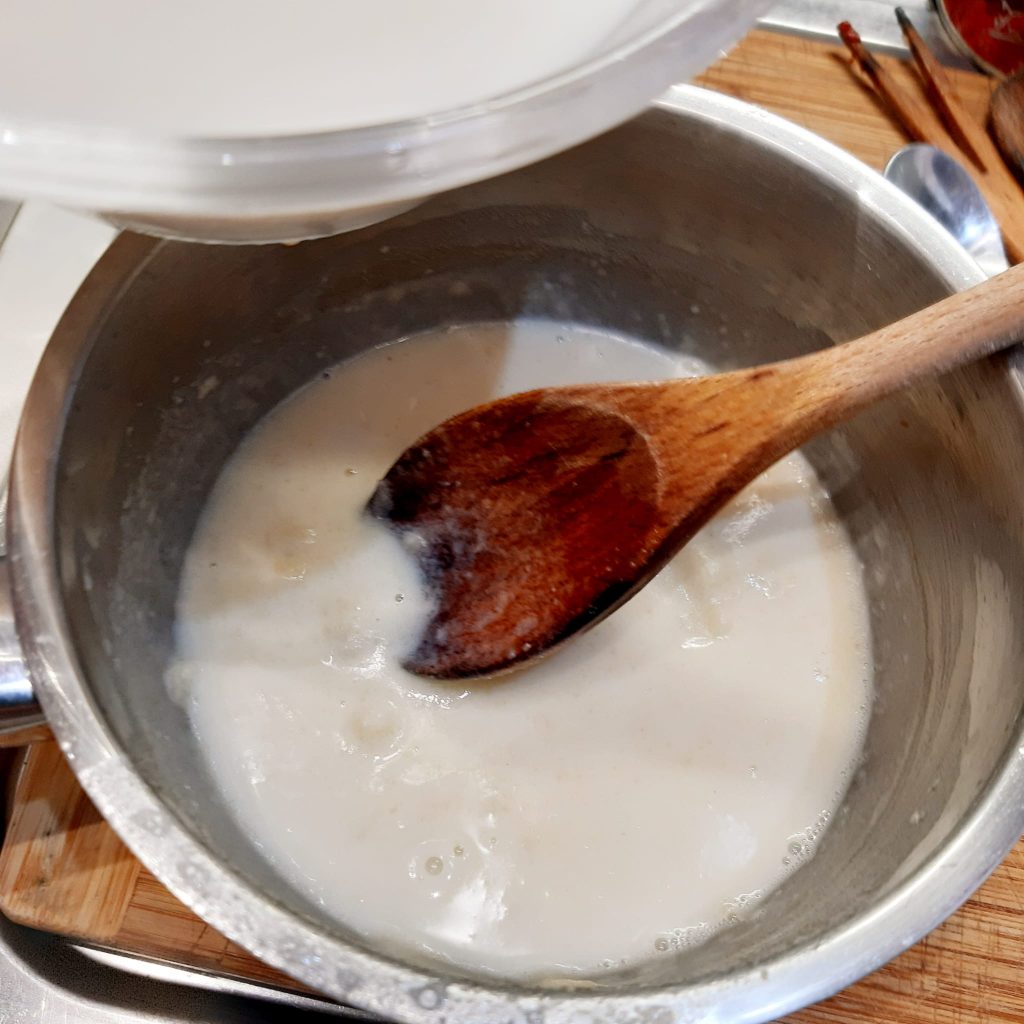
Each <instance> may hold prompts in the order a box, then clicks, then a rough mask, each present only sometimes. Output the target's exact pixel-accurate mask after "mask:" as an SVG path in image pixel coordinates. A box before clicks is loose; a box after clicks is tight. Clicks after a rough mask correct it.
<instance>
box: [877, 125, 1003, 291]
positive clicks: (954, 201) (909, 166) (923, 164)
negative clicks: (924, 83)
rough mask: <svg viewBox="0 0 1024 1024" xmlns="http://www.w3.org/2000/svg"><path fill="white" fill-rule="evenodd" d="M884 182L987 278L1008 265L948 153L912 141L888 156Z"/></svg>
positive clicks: (973, 190) (991, 220)
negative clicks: (938, 226)
mask: <svg viewBox="0 0 1024 1024" xmlns="http://www.w3.org/2000/svg"><path fill="white" fill-rule="evenodd" d="M885 177H886V178H887V179H888V180H889V181H891V182H892V183H893V184H894V185H895V186H896V187H897V188H899V189H900V190H901V191H902V192H905V193H906V194H907V195H908V196H910V198H911V199H913V200H915V201H916V202H917V203H919V204H920V205H921V206H922V207H924V209H925V210H927V211H928V212H929V213H930V214H931V215H932V216H933V217H934V218H935V219H936V220H937V221H938V222H939V223H940V224H941V225H942V226H943V227H944V228H945V229H946V230H947V231H948V232H949V233H950V234H951V235H952V236H953V237H954V238H955V239H956V240H957V241H958V242H959V243H960V244H961V245H962V246H963V247H964V248H965V249H966V250H967V251H968V252H969V253H970V254H971V256H973V257H974V259H975V260H976V261H977V263H978V265H979V266H980V267H981V269H982V270H983V271H984V272H985V273H986V274H987V275H988V276H989V277H992V276H994V275H995V274H998V273H1000V272H1001V271H1003V270H1006V268H1007V267H1008V266H1009V263H1008V262H1007V259H1006V250H1005V249H1004V248H1003V237H1002V234H1001V232H1000V230H999V224H998V223H997V222H996V219H995V217H993V215H992V211H991V210H990V209H989V206H988V203H987V202H985V197H984V196H983V195H982V194H981V192H980V190H979V189H978V186H977V185H975V184H974V179H973V178H972V177H971V176H970V174H969V173H968V172H967V171H966V170H965V169H964V167H962V166H961V165H960V164H959V163H958V162H957V161H956V160H954V159H953V157H951V156H949V154H947V153H944V152H943V151H942V150H941V149H937V148H936V147H935V146H929V145H927V144H926V143H923V142H915V143H913V144H912V145H910V146H904V148H903V149H901V150H900V151H899V152H898V153H896V154H895V155H894V156H893V158H892V159H891V160H890V161H889V163H888V164H887V165H886V168H885Z"/></svg>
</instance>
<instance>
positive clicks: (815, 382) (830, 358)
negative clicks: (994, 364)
mask: <svg viewBox="0 0 1024 1024" xmlns="http://www.w3.org/2000/svg"><path fill="white" fill-rule="evenodd" d="M1022 339H1024V264H1021V265H1019V266H1016V267H1013V268H1011V269H1010V270H1007V271H1005V272H1004V273H1002V274H999V275H998V276H997V277H993V278H990V279H989V280H988V281H986V282H984V284H980V285H978V286H977V287H975V288H971V289H970V290H968V291H965V292H959V293H957V294H956V295H951V296H950V297H949V298H947V299H943V300H942V301H941V302H937V303H936V304H935V305H933V306H928V307H927V308H925V309H922V310H921V311H920V312H917V313H913V314H911V315H910V316H908V317H906V318H905V319H903V320H900V321H899V322H898V323H895V324H892V325H890V326H889V327H883V328H882V329H881V330H878V331H875V332H873V333H872V334H867V335H865V336H864V337H863V338H859V339H857V340H856V341H850V342H847V343H846V344H843V345H837V346H835V347H834V348H830V349H825V350H824V351H822V352H816V353H814V354H812V355H809V356H803V357H802V358H800V359H794V360H791V361H790V362H789V363H788V365H787V364H781V365H780V367H779V368H780V369H782V368H783V367H785V368H786V369H787V370H790V371H793V372H794V373H795V377H796V381H797V382H799V389H800V391H801V393H802V395H801V397H799V398H797V399H796V401H795V403H794V404H795V405H796V406H800V405H804V406H805V410H804V411H805V415H809V416H810V417H811V418H812V419H813V420H814V421H815V425H814V429H813V430H812V431H811V432H812V433H817V432H818V431H820V430H824V429H827V427H828V426H830V425H832V424H834V423H838V422H840V421H841V420H844V419H846V418H847V417H848V416H852V415H853V414H854V413H856V412H859V411H860V410H861V409H863V408H864V407H865V406H868V405H870V404H871V403H872V402H874V401H875V400H877V399H879V398H883V397H885V396H886V395H889V394H892V393H893V392H894V391H899V390H900V389H901V388H904V387H906V386H907V385H908V384H912V383H913V382H914V381H916V380H919V379H921V378H923V377H931V376H935V375H937V374H941V373H944V372H945V371H947V370H951V369H953V368H954V367H956V366H959V365H961V364H962V363H967V362H970V361H971V360H974V359H979V358H981V357H982V356H985V355H988V354H990V353H992V352H996V351H998V350H999V349H1002V348H1006V347H1007V346H1009V345H1012V344H1013V343H1015V342H1017V341H1020V340H1022ZM786 376H789V374H788V373H787V374H786ZM790 379H791V380H792V379H793V378H790ZM794 397H795V396H794ZM808 426H811V425H810V424H808ZM808 436H810V435H808Z"/></svg>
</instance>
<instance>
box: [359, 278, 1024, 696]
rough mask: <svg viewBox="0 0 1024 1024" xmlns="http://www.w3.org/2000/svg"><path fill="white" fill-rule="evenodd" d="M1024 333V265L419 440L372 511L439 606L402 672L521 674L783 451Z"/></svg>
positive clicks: (513, 401)
mask: <svg viewBox="0 0 1024 1024" xmlns="http://www.w3.org/2000/svg"><path fill="white" fill-rule="evenodd" d="M1022 335H1024V265H1022V266H1019V267H1016V268H1014V269H1013V270H1008V271H1006V272H1005V273H1003V274H1000V275H999V276H998V277H994V278H992V279H990V280H989V281H986V282H985V283H984V284H981V285H978V286H977V287H975V288H973V289H971V290H970V291H968V292H962V293H960V294H958V295H954V296H951V297H950V298H947V299H944V300H943V301H942V302H939V303H937V304H935V305H934V306H930V307H928V308H926V309H924V310H921V311H920V312H918V313H914V314H912V315H911V316H909V317H907V318H906V319H904V320H901V321H899V322H898V323H896V324H893V325H892V326H890V327H884V328H882V329H881V330H879V331H875V332H874V333H872V334H869V335H866V336H865V337H863V338H860V339H859V340H857V341H851V342H847V343H846V344H844V345H839V346H835V347H833V348H828V349H824V350H823V351H821V352H817V353H813V354H811V355H807V356H803V357H800V358H798V359H791V360H787V361H785V362H781V363H776V364H773V365H769V366H761V367H755V368H753V369H747V370H738V371H734V372H732V373H725V374H716V375H713V376H710V377H696V378H686V379H681V380H671V381H665V382H659V383H652V384H593V385H579V386H575V387H568V388H542V389H540V390H536V391H529V392H525V393H523V394H518V395H512V396H510V397H508V398H504V399H501V400H499V401H496V402H491V403H488V404H486V405H482V406H478V407H477V408H475V409H471V410H469V411H468V412H465V413H462V414H461V415H459V416H455V417H454V418H452V419H450V420H448V421H446V422H445V423H442V424H441V425H440V426H439V427H436V428H435V429H434V430H432V431H430V432H429V433H428V434H426V435H425V436H424V437H422V438H420V439H419V440H418V441H417V442H416V443H415V444H414V445H412V447H410V448H408V449H407V450H406V451H405V452H404V453H403V454H402V455H401V456H400V457H399V459H398V461H397V462H395V464H394V465H393V466H392V467H391V469H390V470H389V471H388V473H387V474H386V475H385V477H384V479H383V480H382V481H381V482H380V483H379V484H378V486H377V489H376V491H375V492H374V494H373V496H372V498H371V499H370V503H369V511H370V512H371V514H372V515H374V516H375V517H376V518H378V519H380V520H383V521H384V522H386V523H389V524H390V525H391V526H392V527H394V528H395V529H396V530H398V531H399V533H400V535H401V536H402V539H403V541H404V542H405V544H406V546H407V547H408V549H409V550H410V551H411V552H412V554H413V555H414V556H415V557H416V558H417V560H418V562H419V565H420V568H421V570H422V572H423V574H424V576H425V578H426V581H427V585H428V589H429V592H430V596H431V598H432V599H433V602H434V610H433V613H432V617H431V619H430V621H429V622H428V624H427V626H426V628H425V630H424V632H423V635H422V636H421V637H420V640H419V643H418V644H417V646H416V648H415V650H414V651H413V652H412V654H411V655H409V657H408V658H407V659H406V661H405V666H406V668H408V669H410V670H411V671H413V672H416V673H418V674H420V675H425V676H433V677H436V678H462V677H469V676H480V675H489V674H493V673H496V672H502V671H505V670H507V669H510V668H513V667H514V666H516V665H519V664H520V663H522V662H524V661H526V660H528V659H531V658H535V657H537V656H538V655H541V654H544V653H545V652H547V651H550V650H551V649H552V648H554V647H555V646H557V645H558V644H560V643H562V642H563V641H565V640H567V639H568V638H569V637H571V636H573V635H574V634H576V633H578V632H580V631H581V630H583V629H586V628H588V627H590V626H593V625H594V624H596V623H597V622H599V621H600V620H601V619H603V618H604V617H605V616H607V615H608V614H609V613H611V612H612V611H614V610H615V609H616V608H617V607H619V605H621V604H622V603H623V602H625V601H626V600H628V599H629V598H630V597H632V596H633V594H635V593H636V592H637V591H638V590H640V588H641V587H643V586H644V584H645V583H647V582H648V580H650V579H651V578H652V577H653V576H654V575H655V573H657V571H658V570H659V569H660V568H661V567H662V566H663V565H664V564H665V562H667V561H668V559H669V558H671V557H672V556H673V555H674V554H675V553H676V552H677V551H678V550H679V549H680V548H681V547H682V546H683V545H684V544H685V543H686V542H687V541H688V540H689V539H690V538H691V537H692V536H693V535H694V534H695V533H696V532H697V531H698V530H699V529H700V528H701V527H702V526H703V525H704V524H705V523H706V522H707V521H708V520H709V519H710V518H711V517H712V516H713V515H714V514H715V512H717V511H718V510H719V509H720V508H721V507H722V506H723V505H724V504H725V503H726V501H728V500H729V498H731V497H732V496H733V495H734V494H736V493H737V492H738V491H740V490H741V489H742V488H743V487H745V486H746V485H747V484H748V483H750V482H751V481H752V480H753V479H754V478H755V477H756V476H757V475H758V474H760V473H761V472H763V471H764V470H765V469H767V468H768V467H769V466H770V465H771V464H772V463H773V462H775V461H776V460H778V459H779V458H781V457H782V456H783V455H785V454H786V453H787V452H790V451H792V450H793V449H794V448H797V447H798V446H799V445H801V444H803V443H804V442H805V441H808V440H810V439H811V438H812V437H814V436H815V435H817V434H820V433H822V432H824V431H826V430H828V429H830V428H831V427H833V426H835V425H836V424H837V423H839V422H841V421H842V420H844V419H846V418H848V417H849V416H851V415H853V414H854V413H856V412H858V411H860V410H861V409H863V408H864V407H865V406H867V405H869V404H870V403H871V402H873V401H875V400H876V399H879V398H882V397H884V396H885V395H888V394H891V393H892V392H893V391H896V390H898V389H900V388H902V387H905V386H906V385H907V384H910V383H912V382H913V381H915V380H917V379H919V378H921V377H925V376H928V375H934V374H937V373H941V372H942V371H944V370H947V369H949V368H951V367H952V366H956V365H958V364H960V363H963V362H966V361H968V360H970V359H974V358H977V357H979V356H981V355H984V354H986V353H989V352H992V351H994V350H996V349H998V348H1002V347H1004V346H1006V345H1008V344H1010V343H1012V342H1014V341H1016V340H1018V339H1019V338H1020V337H1021V336H1022Z"/></svg>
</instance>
